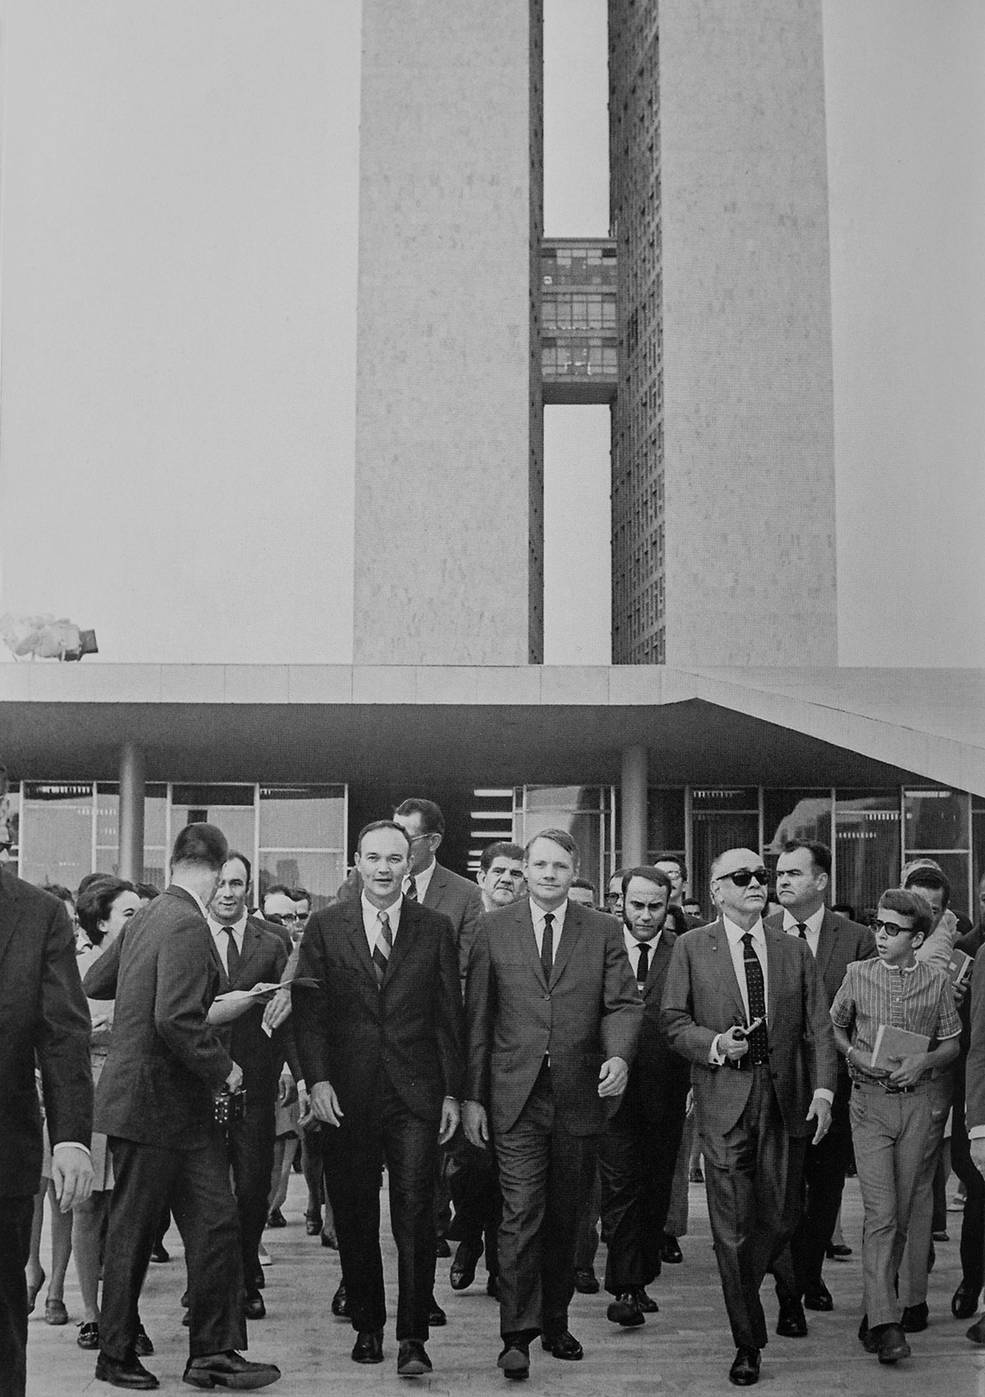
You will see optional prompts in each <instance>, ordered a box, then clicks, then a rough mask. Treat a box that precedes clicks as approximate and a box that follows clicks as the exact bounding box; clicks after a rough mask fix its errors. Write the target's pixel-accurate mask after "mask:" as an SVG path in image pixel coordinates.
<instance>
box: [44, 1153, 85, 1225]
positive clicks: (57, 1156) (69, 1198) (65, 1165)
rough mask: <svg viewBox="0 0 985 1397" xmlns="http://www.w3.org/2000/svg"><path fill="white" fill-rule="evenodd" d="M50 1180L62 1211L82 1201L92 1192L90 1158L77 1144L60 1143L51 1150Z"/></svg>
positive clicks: (68, 1209) (64, 1211) (66, 1211)
mask: <svg viewBox="0 0 985 1397" xmlns="http://www.w3.org/2000/svg"><path fill="white" fill-rule="evenodd" d="M51 1182H52V1184H53V1185H54V1189H55V1199H56V1200H57V1202H58V1206H59V1208H60V1209H61V1211H62V1212H63V1213H68V1212H70V1211H71V1210H72V1208H74V1207H75V1205H76V1203H84V1202H85V1201H86V1199H87V1198H88V1197H89V1195H90V1193H91V1192H92V1160H91V1159H90V1158H89V1155H88V1153H87V1151H85V1150H80V1149H79V1148H78V1146H77V1145H61V1146H59V1148H58V1149H56V1150H52V1152H51Z"/></svg>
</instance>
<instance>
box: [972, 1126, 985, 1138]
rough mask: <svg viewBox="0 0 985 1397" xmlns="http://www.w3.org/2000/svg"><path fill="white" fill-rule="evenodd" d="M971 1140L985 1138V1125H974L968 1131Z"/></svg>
mask: <svg viewBox="0 0 985 1397" xmlns="http://www.w3.org/2000/svg"><path fill="white" fill-rule="evenodd" d="M968 1139H969V1140H985V1125H973V1126H972V1127H971V1128H970V1129H969V1131H968Z"/></svg>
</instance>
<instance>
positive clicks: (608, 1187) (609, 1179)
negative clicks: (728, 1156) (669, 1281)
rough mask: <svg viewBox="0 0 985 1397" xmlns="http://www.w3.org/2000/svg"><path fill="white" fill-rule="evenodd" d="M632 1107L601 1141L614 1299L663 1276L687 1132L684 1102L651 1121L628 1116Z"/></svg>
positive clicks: (634, 1113)
mask: <svg viewBox="0 0 985 1397" xmlns="http://www.w3.org/2000/svg"><path fill="white" fill-rule="evenodd" d="M667 1094H668V1097H670V1096H671V1093H670V1090H669V1088H668V1091H667ZM630 1104H631V1103H629V1102H628V1101H627V1102H624V1103H623V1106H622V1107H620V1109H619V1111H618V1112H617V1113H616V1115H615V1117H614V1119H613V1120H612V1121H611V1123H610V1125H609V1128H608V1130H607V1131H606V1133H605V1134H604V1135H603V1136H602V1138H601V1140H600V1141H599V1174H600V1176H601V1181H602V1231H603V1234H604V1236H605V1238H606V1241H607V1242H608V1247H609V1252H608V1257H607V1259H606V1267H605V1288H606V1290H607V1291H609V1293H610V1294H612V1295H619V1294H621V1293H622V1292H623V1291H626V1290H633V1289H635V1288H636V1287H638V1286H645V1285H649V1284H650V1282H651V1281H653V1280H654V1279H655V1278H656V1277H657V1276H659V1274H660V1253H661V1249H662V1246H663V1236H664V1228H665V1225H666V1222H667V1210H668V1208H669V1206H670V1196H671V1189H672V1187H673V1181H674V1171H675V1169H676V1166H677V1157H678V1154H679V1152H680V1145H681V1137H682V1134H683V1130H684V1100H683V1097H681V1098H680V1099H679V1100H678V1101H677V1103H676V1105H677V1109H676V1110H668V1111H667V1112H666V1113H662V1114H660V1115H651V1116H649V1117H647V1116H644V1115H643V1113H642V1111H641V1110H627V1109H626V1107H628V1106H629V1105H630ZM668 1104H670V1103H668Z"/></svg>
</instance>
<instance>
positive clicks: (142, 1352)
mask: <svg viewBox="0 0 985 1397" xmlns="http://www.w3.org/2000/svg"><path fill="white" fill-rule="evenodd" d="M133 1351H134V1353H135V1354H136V1355H137V1357H138V1358H150V1356H151V1354H152V1353H153V1352H154V1344H153V1342H152V1340H151V1336H150V1335H149V1334H148V1332H147V1330H146V1329H145V1328H144V1326H143V1325H142V1324H139V1323H138V1325H137V1336H136V1338H135V1339H134V1341H133Z"/></svg>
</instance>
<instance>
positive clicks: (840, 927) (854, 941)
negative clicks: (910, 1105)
mask: <svg viewBox="0 0 985 1397" xmlns="http://www.w3.org/2000/svg"><path fill="white" fill-rule="evenodd" d="M763 926H764V927H766V928H767V930H769V931H778V932H780V933H781V934H783V935H789V933H787V932H784V931H783V913H782V912H778V913H775V914H774V915H773V916H772V917H766V918H764V920H763ZM875 953H876V939H875V937H874V936H873V935H872V931H871V929H870V928H869V927H867V926H863V925H862V923H861V922H850V921H849V920H848V918H847V917H843V916H841V915H840V913H838V912H832V911H831V910H830V908H828V907H825V909H824V916H823V917H822V918H821V934H820V936H819V937H818V940H817V955H816V956H815V958H814V966H815V969H816V970H817V974H818V979H819V980H820V981H821V984H822V985H823V987H824V993H825V996H826V998H827V1001H828V1008H829V1009H830V1008H831V1004H832V1002H833V1000H834V997H835V995H836V994H837V993H838V991H839V990H840V989H841V982H842V980H844V978H845V972H846V970H847V969H848V967H849V965H850V964H851V962H852V961H853V960H869V959H870V958H871V957H872V956H874V955H875ZM849 1080H850V1079H849V1076H848V1064H847V1062H846V1061H845V1059H844V1058H843V1057H841V1056H840V1055H839V1057H838V1087H839V1091H840V1092H841V1093H842V1094H844V1093H846V1092H847V1091H848V1089H849Z"/></svg>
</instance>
